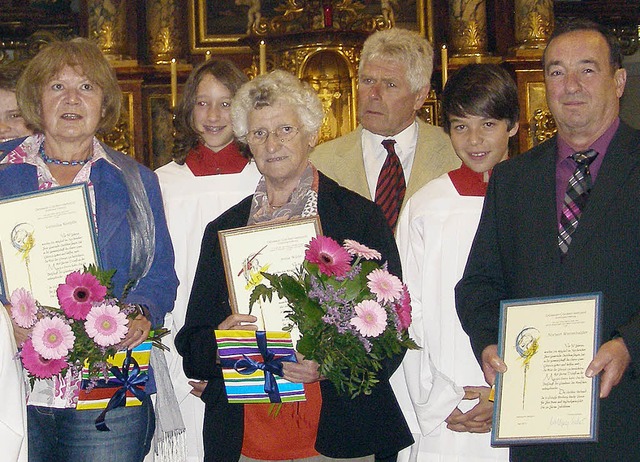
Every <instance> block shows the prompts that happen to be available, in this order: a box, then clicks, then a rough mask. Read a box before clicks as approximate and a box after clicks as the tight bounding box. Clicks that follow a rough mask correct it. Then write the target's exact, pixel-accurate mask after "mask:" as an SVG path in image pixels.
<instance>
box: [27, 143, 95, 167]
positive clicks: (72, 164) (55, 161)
mask: <svg viewBox="0 0 640 462" xmlns="http://www.w3.org/2000/svg"><path fill="white" fill-rule="evenodd" d="M38 154H40V157H42V160H44V161H45V162H46V163H47V164H55V165H64V166H65V167H76V166H78V165H84V164H86V163H87V162H89V161H90V160H91V158H92V157H93V154H92V155H91V157H89V158H88V159H85V160H60V159H52V158H51V157H49V156H47V155H46V154H45V153H44V141H43V142H42V144H41V145H40V150H39V151H38Z"/></svg>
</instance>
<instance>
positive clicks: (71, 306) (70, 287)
mask: <svg viewBox="0 0 640 462" xmlns="http://www.w3.org/2000/svg"><path fill="white" fill-rule="evenodd" d="M64 282H65V283H64V284H60V285H59V286H58V290H57V294H58V301H59V302H60V307H61V308H62V309H63V310H64V312H65V314H66V315H67V316H69V317H70V318H73V319H78V320H84V319H86V318H87V313H89V310H90V309H91V306H92V303H94V302H101V301H102V300H103V299H104V296H105V295H106V294H107V289H106V287H104V286H103V285H101V284H100V282H99V281H98V279H96V277H95V276H94V275H93V274H90V273H81V272H79V271H74V272H73V273H70V274H69V275H68V276H67V278H66V279H65V281H64Z"/></svg>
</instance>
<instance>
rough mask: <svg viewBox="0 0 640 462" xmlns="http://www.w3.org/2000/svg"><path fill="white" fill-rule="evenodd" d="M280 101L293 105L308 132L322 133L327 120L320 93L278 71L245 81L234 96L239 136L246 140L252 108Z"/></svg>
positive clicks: (235, 129)
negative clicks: (323, 121) (323, 123)
mask: <svg viewBox="0 0 640 462" xmlns="http://www.w3.org/2000/svg"><path fill="white" fill-rule="evenodd" d="M276 102H279V103H284V104H287V105H291V106H293V108H294V110H295V111H296V113H297V114H298V117H299V118H300V121H301V122H302V127H300V128H301V129H302V130H303V131H305V132H306V133H307V134H308V135H314V134H316V133H318V131H319V130H320V126H321V125H322V119H324V111H323V109H322V102H321V101H320V98H318V93H317V92H316V91H315V90H314V89H313V87H312V86H311V85H309V84H308V83H306V82H303V81H301V80H300V79H299V78H297V77H296V76H295V75H293V74H290V73H289V72H286V71H282V70H275V71H273V72H271V73H269V74H265V75H261V76H258V77H256V78H254V79H253V80H251V81H249V82H247V83H245V84H244V85H242V87H240V89H239V90H238V92H237V93H236V95H235V97H234V98H233V101H232V102H231V121H232V123H233V132H234V133H235V135H236V138H237V139H238V140H239V141H241V142H243V143H246V137H247V133H248V131H249V112H250V111H251V110H253V109H256V108H260V107H264V106H273V105H274V104H275V103H276Z"/></svg>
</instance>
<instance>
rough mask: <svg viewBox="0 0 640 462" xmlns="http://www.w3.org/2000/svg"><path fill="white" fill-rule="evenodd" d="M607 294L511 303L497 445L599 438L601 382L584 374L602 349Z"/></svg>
mask: <svg viewBox="0 0 640 462" xmlns="http://www.w3.org/2000/svg"><path fill="white" fill-rule="evenodd" d="M601 300H602V294H601V293H593V294H578V295H570V296H561V297H549V298H538V299H526V300H505V301H503V302H502V303H501V307H500V338H499V342H498V355H499V356H500V357H501V358H503V360H504V362H505V363H506V365H507V371H506V372H505V373H503V374H498V376H497V378H496V395H495V408H494V415H493V429H492V433H491V442H492V444H494V445H496V446H500V445H518V444H536V443H550V442H580V441H584V442H588V441H597V436H598V435H597V431H598V412H599V398H598V395H599V380H598V378H597V377H595V378H588V377H586V375H585V371H586V369H587V366H588V365H589V363H590V362H591V361H592V359H593V358H594V356H595V354H596V352H597V350H598V347H599V346H600V328H599V326H600V305H601Z"/></svg>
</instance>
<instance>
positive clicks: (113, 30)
mask: <svg viewBox="0 0 640 462" xmlns="http://www.w3.org/2000/svg"><path fill="white" fill-rule="evenodd" d="M126 3H127V0H87V12H88V27H89V38H91V39H92V40H95V41H96V43H97V44H98V47H99V48H100V50H101V51H102V52H103V53H104V55H105V56H106V57H107V58H108V59H110V60H114V61H125V60H130V59H131V57H130V56H129V55H128V49H127V36H128V34H127V27H126V25H127V5H126Z"/></svg>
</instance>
